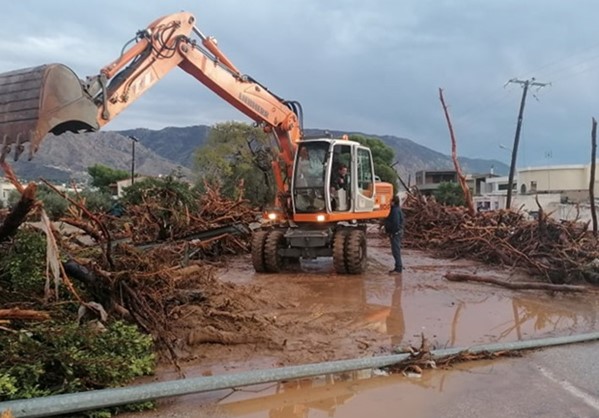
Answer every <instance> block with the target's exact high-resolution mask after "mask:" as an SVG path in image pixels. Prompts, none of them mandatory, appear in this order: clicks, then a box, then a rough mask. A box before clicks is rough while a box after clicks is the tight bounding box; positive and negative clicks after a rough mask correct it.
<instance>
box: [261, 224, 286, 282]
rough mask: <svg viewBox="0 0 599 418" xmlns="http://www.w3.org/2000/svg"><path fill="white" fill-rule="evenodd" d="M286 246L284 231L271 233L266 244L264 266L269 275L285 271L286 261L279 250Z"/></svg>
mask: <svg viewBox="0 0 599 418" xmlns="http://www.w3.org/2000/svg"><path fill="white" fill-rule="evenodd" d="M284 246H285V233H284V232H283V231H270V232H269V233H268V236H267V237H266V241H265V243H264V265H265V266H266V271H268V272H269V273H278V272H280V271H281V270H282V269H283V264H284V260H283V257H282V256H281V255H280V254H279V249H280V248H283V247H284Z"/></svg>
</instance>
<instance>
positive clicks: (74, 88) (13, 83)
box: [0, 64, 99, 161]
mask: <svg viewBox="0 0 599 418" xmlns="http://www.w3.org/2000/svg"><path fill="white" fill-rule="evenodd" d="M97 115H98V108H97V106H96V105H95V104H94V102H93V100H92V99H91V98H90V97H89V95H88V94H87V93H86V92H85V91H84V89H83V86H82V84H81V81H80V80H79V78H78V77H77V75H76V74H75V73H74V72H73V71H72V70H71V69H70V68H68V67H66V66H64V65H62V64H48V65H42V66H39V67H35V68H26V69H22V70H17V71H11V72H8V73H2V74H0V161H4V159H5V158H6V156H7V155H8V154H9V153H10V152H11V150H12V149H14V159H15V161H16V160H17V159H18V158H19V156H20V155H21V154H22V153H23V151H24V150H25V145H24V144H25V143H27V142H29V143H30V145H29V159H31V158H33V155H34V154H35V152H36V151H37V149H38V148H39V146H40V143H41V142H42V140H43V138H44V137H45V136H46V134H48V133H50V132H51V133H53V134H55V135H59V134H61V133H64V132H67V131H71V132H80V131H94V130H98V129H99V124H98V122H97Z"/></svg>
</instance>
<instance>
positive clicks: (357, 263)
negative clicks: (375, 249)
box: [345, 229, 368, 274]
mask: <svg viewBox="0 0 599 418" xmlns="http://www.w3.org/2000/svg"><path fill="white" fill-rule="evenodd" d="M367 261H368V257H367V253H366V234H364V231H362V230H360V229H354V230H353V231H350V233H349V234H348V235H347V238H346V240H345V262H346V265H347V272H348V273H349V274H361V273H364V271H365V270H366V263H367Z"/></svg>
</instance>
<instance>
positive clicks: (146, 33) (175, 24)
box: [0, 12, 393, 274]
mask: <svg viewBox="0 0 599 418" xmlns="http://www.w3.org/2000/svg"><path fill="white" fill-rule="evenodd" d="M175 67H179V68H181V69H183V70H184V71H186V72H187V73H189V74H191V75H192V76H193V77H194V78H196V79H197V80H199V81H200V82H201V83H203V84H204V85H205V86H207V87H208V88H209V89H210V90H212V91H213V92H215V93H216V94H217V95H218V96H220V97H221V98H223V99H224V100H226V101H227V102H228V103H229V104H231V105H232V106H234V107H235V108H237V109H238V110H240V111H241V112H242V113H244V114H245V115H246V116H248V117H249V118H250V119H252V120H253V121H254V122H255V123H256V124H257V125H258V126H261V127H262V128H263V129H264V131H266V132H267V133H270V134H272V135H273V136H274V137H275V139H276V143H277V144H278V148H279V149H278V158H276V159H275V160H273V161H272V170H273V173H274V178H275V182H276V186H277V192H278V193H277V199H276V202H275V205H274V207H273V210H271V211H268V213H265V216H264V222H263V223H262V226H261V228H260V229H259V230H257V231H255V232H254V234H253V237H252V243H251V252H252V263H253V265H254V268H255V270H256V271H257V272H272V273H274V272H279V271H281V270H282V269H283V268H284V267H285V264H286V263H287V262H293V261H298V260H299V259H300V258H316V257H331V256H332V257H333V263H334V267H335V271H336V272H337V273H340V274H348V273H349V274H359V273H362V272H363V271H364V269H365V268H366V251H367V246H366V234H365V231H366V224H367V223H368V222H369V221H373V220H376V219H380V218H383V217H385V216H387V214H388V212H389V207H390V202H391V197H392V194H393V186H392V185H391V184H389V183H383V182H380V181H378V178H377V177H376V176H375V172H374V164H373V160H372V155H371V152H370V150H369V149H368V148H367V147H364V146H362V145H361V144H359V143H358V142H354V141H349V140H348V139H347V138H346V137H344V138H340V139H332V138H328V137H322V138H310V139H308V138H304V135H303V127H302V118H303V116H302V108H301V105H300V104H299V103H298V102H295V101H287V100H283V99H282V98H280V97H278V96H276V95H275V94H273V93H272V92H270V91H269V90H268V89H267V88H266V87H264V85H262V84H260V83H259V82H258V81H256V80H255V79H254V78H252V77H250V76H248V75H245V74H243V73H241V72H240V71H239V70H238V69H237V68H236V67H235V65H234V64H233V63H232V62H231V61H230V60H229V59H228V58H227V57H226V56H225V55H224V54H223V53H222V52H221V50H220V49H219V48H218V46H217V42H216V40H215V39H214V38H213V37H209V36H205V35H204V34H203V33H202V32H201V31H200V30H199V29H198V28H197V27H196V26H195V17H194V16H193V15H192V14H190V13H187V12H181V13H176V14H172V15H168V16H164V17H161V18H159V19H157V20H155V21H154V22H152V23H151V24H150V25H148V27H147V28H145V29H143V30H140V31H138V32H137V33H136V36H135V43H134V44H133V45H132V46H129V47H128V48H125V49H124V50H123V52H122V53H121V55H120V56H119V57H118V58H117V59H116V60H115V61H113V62H111V63H110V64H108V65H107V66H105V67H104V68H102V69H101V70H100V73H99V74H98V75H95V76H92V77H87V78H86V80H85V81H84V80H80V79H79V77H78V76H77V75H76V74H75V73H74V72H73V71H72V70H71V69H70V68H68V67H66V66H64V65H62V64H48V65H42V66H39V67H35V68H28V69H23V70H17V71H12V72H8V73H3V74H0V161H3V160H4V159H5V158H6V156H7V155H9V154H10V153H11V152H13V154H14V158H15V160H16V159H18V158H19V156H20V155H21V154H23V152H25V148H26V144H29V150H28V152H27V154H28V157H29V159H31V158H33V156H34V154H35V152H36V151H37V150H38V148H39V146H40V143H41V142H42V140H43V139H44V137H45V136H46V135H47V134H48V133H53V134H55V135H60V134H61V133H64V132H67V131H68V132H89V131H97V130H99V129H100V128H102V127H103V126H104V125H106V124H107V123H109V122H110V121H111V120H113V119H114V118H115V117H116V116H117V115H118V114H119V113H121V112H122V111H123V110H125V109H126V108H127V107H128V106H129V105H130V104H132V103H133V102H134V101H136V100H137V99H138V98H139V97H140V96H141V95H142V94H143V93H144V92H146V91H147V90H148V89H150V88H151V87H152V86H153V85H154V84H156V83H157V82H158V81H159V80H161V79H162V78H163V77H164V76H165V75H166V74H167V73H168V72H169V71H171V70H172V69H173V68H175ZM340 166H345V167H346V168H348V169H349V170H348V174H347V175H346V177H345V178H346V181H345V182H344V187H343V188H339V190H337V188H336V187H335V186H334V184H333V179H334V177H335V176H336V174H337V172H338V171H339V167H340Z"/></svg>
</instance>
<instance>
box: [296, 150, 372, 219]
mask: <svg viewBox="0 0 599 418" xmlns="http://www.w3.org/2000/svg"><path fill="white" fill-rule="evenodd" d="M374 182H375V175H374V164H373V161H372V155H371V153H370V150H369V149H368V148H366V147H363V146H362V145H361V144H359V143H358V142H355V141H349V140H345V139H311V140H304V141H301V142H300V143H299V144H298V151H297V153H296V159H295V168H294V176H293V182H292V186H291V189H292V193H291V194H292V201H293V209H294V214H295V216H294V220H296V221H297V220H299V221H302V220H304V221H308V222H309V221H314V222H318V220H319V219H321V218H322V216H320V217H319V216H318V214H320V215H322V214H327V215H328V216H327V217H328V218H329V220H331V221H337V220H345V218H347V219H349V218H352V217H353V214H354V213H356V212H363V213H364V212H371V211H372V210H373V209H374V208H375V205H376V201H375V198H376V196H375V189H374V186H375V185H374ZM314 215H316V217H315V216H314ZM325 218H326V217H325Z"/></svg>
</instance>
